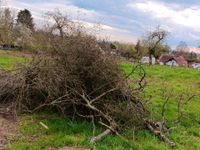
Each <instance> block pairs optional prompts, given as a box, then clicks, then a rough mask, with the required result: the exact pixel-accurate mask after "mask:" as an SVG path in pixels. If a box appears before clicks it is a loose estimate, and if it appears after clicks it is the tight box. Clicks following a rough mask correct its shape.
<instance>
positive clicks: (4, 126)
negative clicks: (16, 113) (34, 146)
mask: <svg viewBox="0 0 200 150" xmlns="http://www.w3.org/2000/svg"><path fill="white" fill-rule="evenodd" d="M17 127H18V122H16V121H13V120H9V119H6V118H4V117H3V116H1V115H0V150H3V149H5V146H6V144H8V143H9V142H10V141H12V140H13V139H14V137H15V136H16V135H17Z"/></svg>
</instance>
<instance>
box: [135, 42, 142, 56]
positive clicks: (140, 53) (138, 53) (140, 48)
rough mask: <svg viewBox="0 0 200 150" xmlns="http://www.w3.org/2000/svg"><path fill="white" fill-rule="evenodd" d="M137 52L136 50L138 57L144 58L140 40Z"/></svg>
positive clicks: (136, 46)
mask: <svg viewBox="0 0 200 150" xmlns="http://www.w3.org/2000/svg"><path fill="white" fill-rule="evenodd" d="M135 50H136V55H137V56H136V57H137V58H138V59H140V58H141V56H142V45H141V42H140V40H138V41H137V43H136V45H135Z"/></svg>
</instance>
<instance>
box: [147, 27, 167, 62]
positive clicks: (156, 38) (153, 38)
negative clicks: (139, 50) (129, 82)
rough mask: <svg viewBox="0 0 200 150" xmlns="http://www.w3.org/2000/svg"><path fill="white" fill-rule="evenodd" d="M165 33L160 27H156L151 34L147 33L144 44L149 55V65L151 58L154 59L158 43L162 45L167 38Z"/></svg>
mask: <svg viewBox="0 0 200 150" xmlns="http://www.w3.org/2000/svg"><path fill="white" fill-rule="evenodd" d="M167 34H168V33H167V32H166V31H165V30H163V29H161V28H160V27H157V28H156V29H155V30H154V31H153V32H149V33H148V35H147V37H146V39H145V40H144V44H145V45H146V47H147V50H148V55H149V65H152V57H153V56H154V57H155V52H156V49H157V47H158V45H159V44H160V43H162V42H163V41H164V40H165V38H166V37H167Z"/></svg>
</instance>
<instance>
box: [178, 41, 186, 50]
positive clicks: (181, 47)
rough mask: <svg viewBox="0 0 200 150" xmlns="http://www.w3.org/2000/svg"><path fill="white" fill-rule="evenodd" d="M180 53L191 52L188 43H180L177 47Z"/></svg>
mask: <svg viewBox="0 0 200 150" xmlns="http://www.w3.org/2000/svg"><path fill="white" fill-rule="evenodd" d="M176 50H177V51H178V52H187V51H188V50H189V48H188V46H187V43H186V42H184V41H180V43H179V45H178V46H177V47H176Z"/></svg>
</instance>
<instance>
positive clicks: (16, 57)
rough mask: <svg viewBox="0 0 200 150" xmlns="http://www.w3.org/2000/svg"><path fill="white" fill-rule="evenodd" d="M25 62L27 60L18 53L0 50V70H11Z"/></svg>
mask: <svg viewBox="0 0 200 150" xmlns="http://www.w3.org/2000/svg"><path fill="white" fill-rule="evenodd" d="M21 54H22V53H21ZM26 60H28V58H27V57H24V56H22V55H20V52H17V51H5V50H0V68H3V69H7V70H11V69H13V67H15V66H16V65H17V64H19V63H24V62H25V61H26Z"/></svg>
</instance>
